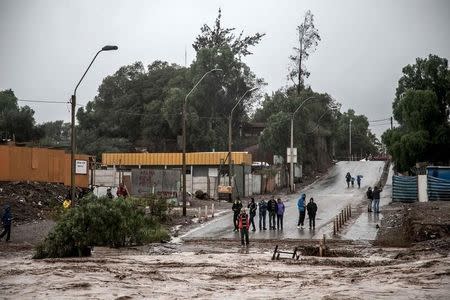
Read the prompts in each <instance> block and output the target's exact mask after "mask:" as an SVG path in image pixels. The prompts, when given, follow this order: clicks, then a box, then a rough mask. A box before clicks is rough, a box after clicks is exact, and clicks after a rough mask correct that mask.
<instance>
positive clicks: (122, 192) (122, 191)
mask: <svg viewBox="0 0 450 300" xmlns="http://www.w3.org/2000/svg"><path fill="white" fill-rule="evenodd" d="M116 194H117V197H122V198H126V197H128V190H127V187H126V186H125V185H124V184H123V182H121V183H119V187H118V188H117V192H116Z"/></svg>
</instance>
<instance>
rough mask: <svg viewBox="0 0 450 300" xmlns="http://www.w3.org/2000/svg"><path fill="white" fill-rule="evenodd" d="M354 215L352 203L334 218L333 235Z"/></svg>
mask: <svg viewBox="0 0 450 300" xmlns="http://www.w3.org/2000/svg"><path fill="white" fill-rule="evenodd" d="M351 216H352V205H351V204H349V205H347V206H346V207H345V208H344V209H342V210H341V212H340V213H339V214H338V215H337V216H336V217H335V218H334V221H333V235H336V234H337V233H338V232H339V231H340V230H341V229H342V226H344V224H345V222H347V221H348V220H349V219H350V218H351Z"/></svg>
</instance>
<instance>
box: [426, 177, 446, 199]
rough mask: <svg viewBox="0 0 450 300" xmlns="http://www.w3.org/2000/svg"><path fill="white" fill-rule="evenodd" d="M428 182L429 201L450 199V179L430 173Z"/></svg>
mask: <svg viewBox="0 0 450 300" xmlns="http://www.w3.org/2000/svg"><path fill="white" fill-rule="evenodd" d="M427 183H428V200H429V201H437V200H440V201H442V200H445V201H450V180H446V179H442V178H438V177H434V176H430V175H428V176H427Z"/></svg>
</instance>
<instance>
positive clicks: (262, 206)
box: [258, 199, 267, 230]
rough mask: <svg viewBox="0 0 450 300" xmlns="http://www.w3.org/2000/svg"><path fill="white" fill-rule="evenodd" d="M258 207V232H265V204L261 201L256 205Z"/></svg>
mask: <svg viewBox="0 0 450 300" xmlns="http://www.w3.org/2000/svg"><path fill="white" fill-rule="evenodd" d="M258 207H259V230H266V213H267V202H266V201H264V199H262V200H261V201H260V202H259V203H258Z"/></svg>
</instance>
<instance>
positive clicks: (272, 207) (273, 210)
mask: <svg viewBox="0 0 450 300" xmlns="http://www.w3.org/2000/svg"><path fill="white" fill-rule="evenodd" d="M267 210H268V211H269V229H273V230H275V215H276V214H277V201H275V199H274V198H273V196H272V198H271V199H270V200H269V202H267Z"/></svg>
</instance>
